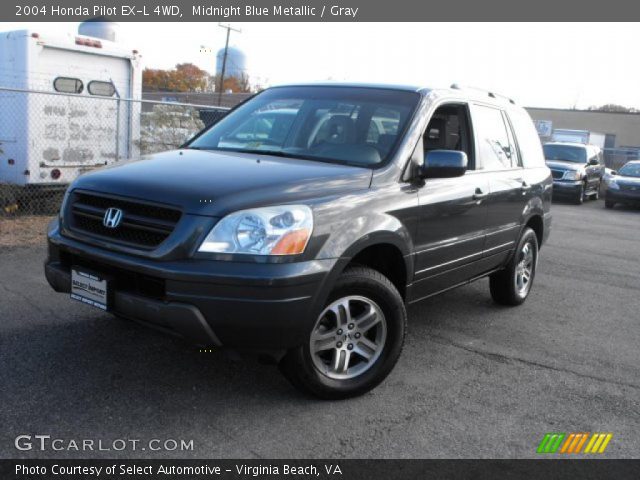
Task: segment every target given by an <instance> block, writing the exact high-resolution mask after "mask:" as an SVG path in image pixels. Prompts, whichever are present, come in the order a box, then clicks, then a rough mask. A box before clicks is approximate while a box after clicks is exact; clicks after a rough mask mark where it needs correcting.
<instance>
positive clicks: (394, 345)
mask: <svg viewBox="0 0 640 480" xmlns="http://www.w3.org/2000/svg"><path fill="white" fill-rule="evenodd" d="M406 324H407V313H406V310H405V307H404V302H403V300H402V297H401V296H400V294H399V293H398V290H397V289H396V288H395V286H394V285H393V284H392V283H391V282H390V281H389V279H387V278H386V277H385V276H384V275H382V274H381V273H379V272H377V271H375V270H372V269H370V268H365V267H353V268H349V269H347V270H345V272H344V273H343V274H342V275H341V276H340V277H339V279H338V281H337V282H336V286H335V288H334V289H333V291H332V292H331V294H330V296H329V300H328V302H327V305H326V306H325V308H324V309H323V311H322V312H321V313H320V315H319V316H318V318H317V319H316V320H315V322H314V324H313V328H312V329H311V331H310V332H309V335H308V339H307V342H306V343H305V344H304V345H301V346H300V347H298V348H296V349H293V350H291V351H289V352H288V353H287V355H286V356H285V357H284V358H283V360H282V362H281V364H280V368H281V370H282V372H283V373H284V375H285V376H286V377H287V379H289V381H290V382H291V383H292V384H293V385H294V386H295V387H297V388H299V389H300V390H303V391H305V392H308V393H311V394H313V395H316V396H318V397H321V398H325V399H342V398H348V397H354V396H357V395H362V394H363V393H365V392H367V391H369V390H371V389H372V388H374V387H375V386H376V385H378V384H379V383H380V382H382V381H383V380H384V379H385V377H386V376H387V375H388V374H389V373H390V372H391V370H392V369H393V367H394V365H395V364H396V362H397V361H398V358H399V357H400V352H401V351H402V346H403V344H404V337H405V331H406Z"/></svg>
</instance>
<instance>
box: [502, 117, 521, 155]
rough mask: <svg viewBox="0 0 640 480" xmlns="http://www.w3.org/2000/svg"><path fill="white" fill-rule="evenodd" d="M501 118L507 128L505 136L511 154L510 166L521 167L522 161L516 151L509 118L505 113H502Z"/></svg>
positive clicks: (516, 144)
mask: <svg viewBox="0 0 640 480" xmlns="http://www.w3.org/2000/svg"><path fill="white" fill-rule="evenodd" d="M502 118H503V119H504V124H505V125H506V126H507V135H508V137H509V152H510V153H511V165H512V166H513V167H522V160H521V159H520V152H519V151H518V142H516V140H515V138H514V136H513V135H514V133H513V125H511V123H510V122H509V117H508V116H507V113H506V112H502Z"/></svg>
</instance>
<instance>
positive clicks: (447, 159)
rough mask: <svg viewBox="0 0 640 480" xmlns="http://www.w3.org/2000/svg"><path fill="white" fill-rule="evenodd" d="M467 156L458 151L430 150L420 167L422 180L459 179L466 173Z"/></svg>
mask: <svg viewBox="0 0 640 480" xmlns="http://www.w3.org/2000/svg"><path fill="white" fill-rule="evenodd" d="M468 163H469V161H468V160H467V154H466V153H464V152H460V151H458V150H431V151H429V152H427V154H426V155H425V157H424V163H423V165H421V166H420V176H421V177H422V178H452V177H461V176H462V175H464V172H466V171H467V164H468Z"/></svg>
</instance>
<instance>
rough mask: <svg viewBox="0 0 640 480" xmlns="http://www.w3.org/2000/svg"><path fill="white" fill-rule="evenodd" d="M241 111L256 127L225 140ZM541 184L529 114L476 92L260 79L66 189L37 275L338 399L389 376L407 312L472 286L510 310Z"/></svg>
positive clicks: (537, 234)
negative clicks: (176, 134)
mask: <svg viewBox="0 0 640 480" xmlns="http://www.w3.org/2000/svg"><path fill="white" fill-rule="evenodd" d="M292 110H295V115H292V113H291V111H292ZM270 111H273V112H280V113H278V114H276V115H272V116H268V115H267V116H265V112H270ZM266 117H269V118H270V119H271V120H269V121H266ZM252 119H258V120H260V133H259V135H256V134H252V135H245V134H246V133H247V132H244V131H243V130H242V129H239V127H240V126H243V125H244V126H247V125H251V120H252ZM263 120H265V121H264V122H263ZM278 120H283V122H282V123H285V124H286V131H285V132H283V131H281V129H280V128H275V127H274V126H275V125H277V124H278ZM282 123H280V125H282ZM392 124H393V125H392ZM274 129H275V130H274ZM252 131H253V130H252ZM221 145H222V146H221ZM225 145H227V146H225ZM551 191H552V179H551V173H550V171H549V169H548V168H547V167H546V166H545V163H544V157H543V154H542V148H541V146H540V142H539V140H538V136H537V133H536V130H535V128H534V126H533V123H532V121H531V119H530V117H529V116H528V114H527V113H526V112H525V110H524V109H522V108H521V107H518V106H516V105H515V104H514V103H513V102H512V101H509V100H508V99H504V98H502V97H499V96H497V95H495V94H493V93H478V92H476V91H475V90H474V91H466V90H464V89H456V88H452V89H446V90H430V89H427V88H418V87H391V86H374V85H351V84H344V85H331V84H329V85H300V86H286V87H275V88H270V89H267V90H265V91H263V92H262V93H260V94H258V95H256V96H255V97H254V98H252V99H251V100H249V101H248V102H247V103H245V104H243V105H242V106H240V107H239V108H237V109H235V110H234V111H232V112H231V113H230V114H229V115H227V116H226V117H224V118H223V119H222V120H220V121H219V122H218V123H216V124H215V125H213V126H212V127H210V128H208V129H205V130H204V131H203V132H201V133H200V134H199V135H197V136H196V137H195V138H194V139H193V140H192V141H191V142H190V143H188V145H186V146H185V147H184V148H183V149H181V150H179V151H173V152H165V153H161V154H157V155H155V156H154V157H153V158H152V159H150V160H146V161H138V162H132V163H129V164H126V165H121V166H118V167H115V168H109V169H104V170H102V171H98V172H93V173H91V174H87V175H84V176H82V177H81V178H79V179H77V180H76V181H75V182H74V184H73V185H72V186H71V188H70V189H69V191H68V193H67V195H66V198H65V201H64V203H63V205H62V209H61V212H60V218H59V219H57V220H55V221H54V222H53V223H52V224H51V225H50V228H49V232H48V239H49V257H48V260H47V262H46V266H45V273H46V277H47V280H48V281H49V283H50V285H51V286H52V287H53V288H54V289H55V290H56V291H58V292H66V293H70V294H71V297H72V298H73V299H76V300H79V301H81V302H84V303H86V304H89V305H93V306H95V307H98V308H100V309H102V310H107V311H110V312H113V313H114V314H116V315H119V316H121V317H126V318H130V319H134V320H140V321H143V322H145V323H147V324H149V325H154V326H157V327H159V328H161V329H164V330H166V331H170V332H173V333H176V334H179V335H181V336H183V337H185V338H187V339H189V340H191V341H193V342H195V343H197V344H200V345H212V346H224V347H230V348H234V349H240V350H252V351H257V352H261V353H262V354H268V355H269V356H270V357H271V358H272V359H274V360H276V361H278V362H279V365H280V367H281V369H282V371H283V372H284V374H285V375H286V376H287V378H288V379H289V380H290V381H291V382H292V383H293V384H294V385H295V386H297V387H299V388H301V389H302V390H305V391H307V392H311V393H313V394H315V395H318V396H320V397H323V398H345V397H350V396H354V395H359V394H362V393H364V392H366V391H368V390H370V389H371V388H373V387H375V386H376V385H377V384H379V383H380V382H381V381H382V380H383V379H384V378H385V377H386V376H387V375H388V374H389V372H390V371H391V370H392V368H393V367H394V365H395V363H396V361H397V360H398V357H399V356H400V352H401V350H402V346H403V342H404V338H405V332H406V328H407V313H406V310H405V306H406V305H407V304H410V303H414V302H418V301H420V300H422V299H424V298H427V297H430V296H432V295H435V294H438V293H440V292H443V291H445V290H449V289H451V288H454V287H456V286H459V285H464V284H466V283H469V282H471V281H473V280H475V279H478V278H482V277H486V276H489V278H490V282H489V285H490V292H491V295H492V297H493V299H494V300H495V301H496V302H497V303H500V304H504V305H519V304H521V303H522V302H524V301H525V299H526V298H527V297H528V296H529V294H530V292H531V287H532V284H533V281H534V277H535V274H536V266H537V259H538V252H539V248H540V246H541V245H542V244H543V242H544V241H545V239H546V238H547V236H548V235H549V231H550V224H551V213H550V204H551Z"/></svg>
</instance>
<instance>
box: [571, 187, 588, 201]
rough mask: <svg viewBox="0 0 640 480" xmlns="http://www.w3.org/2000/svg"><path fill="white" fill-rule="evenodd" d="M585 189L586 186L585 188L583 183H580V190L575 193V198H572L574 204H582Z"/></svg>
mask: <svg viewBox="0 0 640 480" xmlns="http://www.w3.org/2000/svg"><path fill="white" fill-rule="evenodd" d="M586 190H587V188H586V186H585V184H584V183H581V184H580V190H578V192H577V194H576V196H575V198H574V200H573V201H574V203H575V204H576V205H582V204H583V203H584V195H585V192H586Z"/></svg>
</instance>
